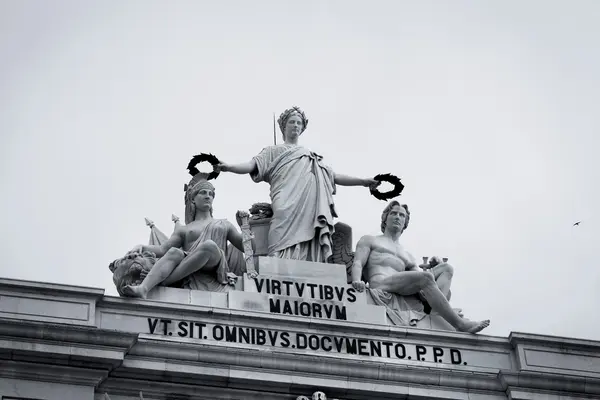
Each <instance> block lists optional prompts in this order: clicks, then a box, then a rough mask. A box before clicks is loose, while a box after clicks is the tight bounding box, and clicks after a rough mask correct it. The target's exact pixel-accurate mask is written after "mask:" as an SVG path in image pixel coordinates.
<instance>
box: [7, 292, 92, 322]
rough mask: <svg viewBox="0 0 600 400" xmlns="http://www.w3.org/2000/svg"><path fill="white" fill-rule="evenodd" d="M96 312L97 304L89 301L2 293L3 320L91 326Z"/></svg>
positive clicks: (31, 294)
mask: <svg viewBox="0 0 600 400" xmlns="http://www.w3.org/2000/svg"><path fill="white" fill-rule="evenodd" d="M94 311H95V304H93V303H92V301H91V300H87V299H76V298H67V297H58V296H52V295H44V294H42V295H37V294H33V293H15V294H9V293H5V292H4V293H3V292H2V291H0V317H2V318H11V319H26V320H36V321H46V322H59V323H68V324H77V325H91V324H92V323H93V321H94Z"/></svg>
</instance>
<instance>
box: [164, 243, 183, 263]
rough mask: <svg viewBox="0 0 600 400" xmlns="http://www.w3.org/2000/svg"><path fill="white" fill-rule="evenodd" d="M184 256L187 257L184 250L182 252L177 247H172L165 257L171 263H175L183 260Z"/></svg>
mask: <svg viewBox="0 0 600 400" xmlns="http://www.w3.org/2000/svg"><path fill="white" fill-rule="evenodd" d="M184 256H185V255H184V253H183V250H181V249H179V248H177V247H171V248H170V249H169V250H167V252H166V253H165V255H164V257H166V258H167V259H169V260H170V261H175V262H177V261H181V260H183V257H184Z"/></svg>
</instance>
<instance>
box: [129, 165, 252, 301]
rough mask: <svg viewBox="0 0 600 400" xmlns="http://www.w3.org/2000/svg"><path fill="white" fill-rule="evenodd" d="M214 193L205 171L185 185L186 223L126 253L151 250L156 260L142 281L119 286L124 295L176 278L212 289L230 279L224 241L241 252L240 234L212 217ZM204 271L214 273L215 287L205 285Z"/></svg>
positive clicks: (189, 286) (187, 285)
mask: <svg viewBox="0 0 600 400" xmlns="http://www.w3.org/2000/svg"><path fill="white" fill-rule="evenodd" d="M214 197H215V188H214V186H213V185H212V184H211V183H210V182H208V181H207V180H206V174H203V173H199V174H196V175H195V176H194V177H193V178H192V180H191V181H190V183H189V185H187V186H186V193H185V222H186V225H184V226H181V225H180V226H177V227H176V228H175V231H174V232H173V235H172V236H171V237H170V238H169V240H167V241H166V242H165V243H163V244H162V245H160V246H148V245H138V246H135V247H134V248H133V249H132V250H131V251H129V252H128V253H127V254H126V256H125V258H127V257H131V256H132V255H133V256H134V257H135V256H136V255H139V254H144V253H146V254H147V253H148V252H150V253H154V255H156V258H157V259H158V260H157V261H156V263H155V264H154V265H153V266H152V268H151V270H150V272H149V273H148V275H147V276H146V277H145V278H144V280H143V281H142V283H141V284H139V285H127V286H125V287H123V288H122V292H123V294H124V295H125V296H130V297H141V298H146V296H147V294H148V292H149V291H150V290H151V289H152V288H154V287H155V286H157V285H161V286H169V285H172V284H173V283H175V282H178V281H182V282H183V285H182V286H183V287H184V288H186V289H194V290H211V291H218V290H219V289H220V288H219V287H218V286H219V285H222V286H225V285H227V284H228V283H229V280H230V279H231V277H230V275H231V274H228V273H229V267H228V263H227V257H226V250H227V243H228V242H229V243H231V244H232V245H233V246H235V247H236V248H237V249H239V250H240V251H242V252H243V251H244V248H243V244H242V235H241V234H240V233H239V232H238V231H237V229H236V228H235V226H234V225H233V224H232V223H231V222H229V221H227V220H226V219H213V216H212V204H213V200H214ZM243 214H244V212H243V211H239V212H238V213H237V218H238V221H239V220H240V218H242V217H244V215H243ZM207 274H208V275H212V276H213V277H216V279H213V281H214V284H213V286H215V287H212V288H210V287H209V288H207V287H206V286H207V279H206V275H207ZM209 283H210V280H209ZM221 290H222V289H221Z"/></svg>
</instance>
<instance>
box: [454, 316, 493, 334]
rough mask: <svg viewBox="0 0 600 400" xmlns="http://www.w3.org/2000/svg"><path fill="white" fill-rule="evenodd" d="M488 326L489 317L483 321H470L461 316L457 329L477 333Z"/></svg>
mask: <svg viewBox="0 0 600 400" xmlns="http://www.w3.org/2000/svg"><path fill="white" fill-rule="evenodd" d="M488 326H490V320H489V319H486V320H484V321H471V320H468V319H466V318H463V319H462V320H461V324H460V326H459V327H458V328H457V330H459V331H461V332H468V333H477V332H480V331H482V330H483V329H485V328H487V327H488Z"/></svg>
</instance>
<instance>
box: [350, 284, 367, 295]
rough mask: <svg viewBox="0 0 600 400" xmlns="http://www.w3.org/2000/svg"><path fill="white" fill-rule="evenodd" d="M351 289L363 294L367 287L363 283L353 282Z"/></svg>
mask: <svg viewBox="0 0 600 400" xmlns="http://www.w3.org/2000/svg"><path fill="white" fill-rule="evenodd" d="M352 287H353V288H354V289H356V291H357V292H364V291H365V288H366V287H367V286H366V284H365V283H364V282H363V281H353V282H352Z"/></svg>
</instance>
